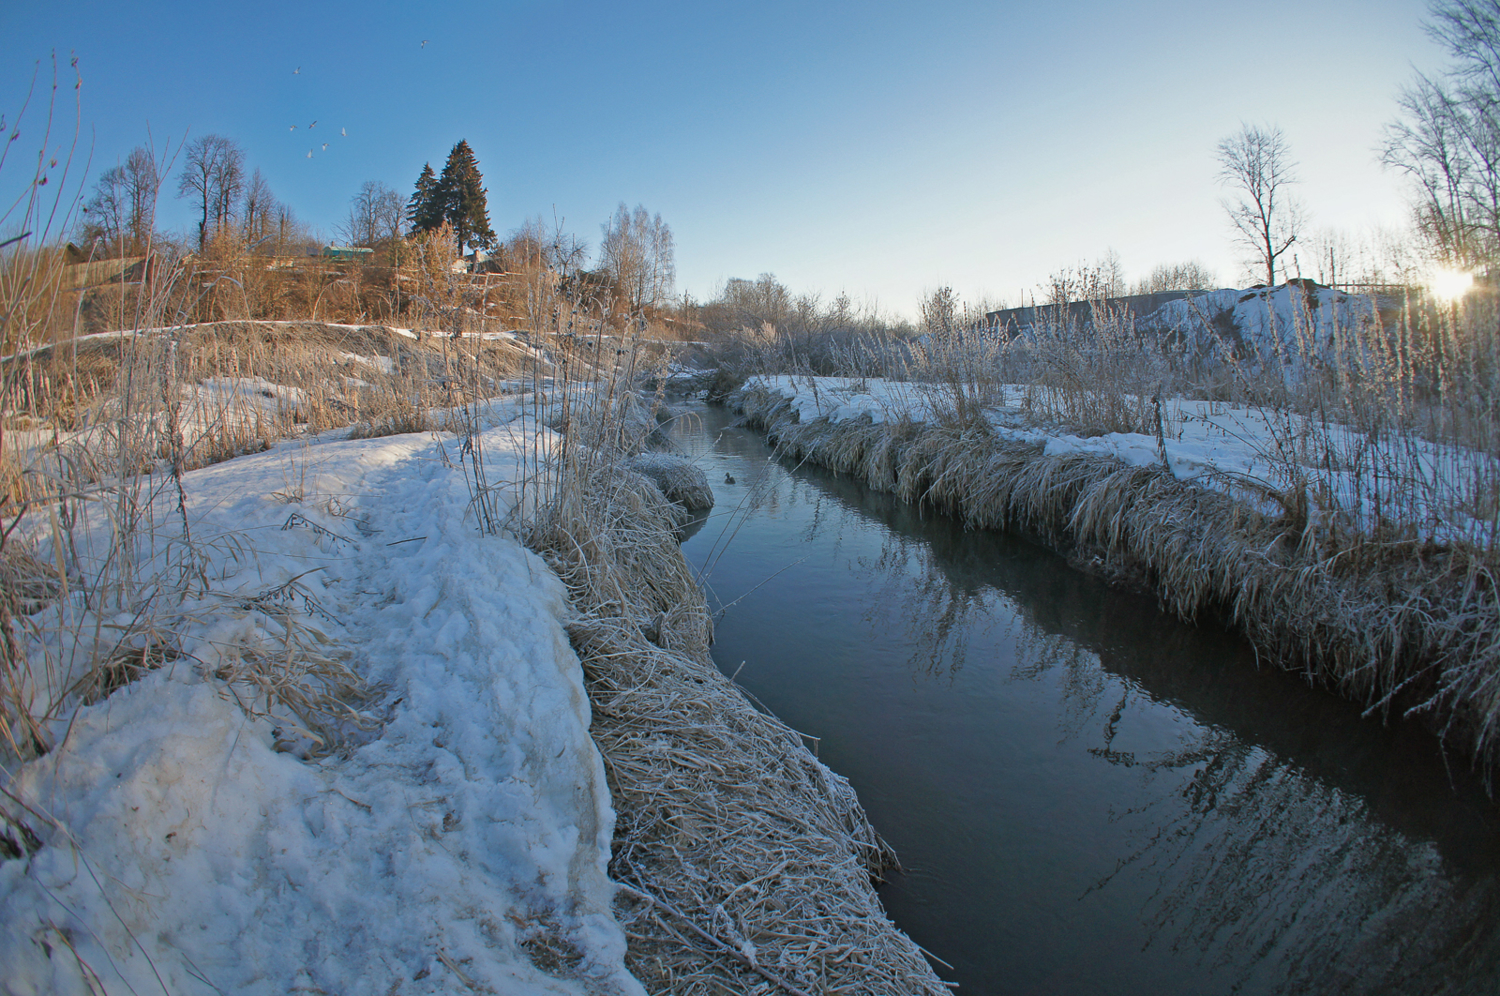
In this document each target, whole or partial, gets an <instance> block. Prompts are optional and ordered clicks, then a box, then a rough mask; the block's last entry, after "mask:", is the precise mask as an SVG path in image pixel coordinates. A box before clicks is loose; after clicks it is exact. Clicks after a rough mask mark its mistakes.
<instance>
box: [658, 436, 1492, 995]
mask: <svg viewBox="0 0 1500 996" xmlns="http://www.w3.org/2000/svg"><path fill="white" fill-rule="evenodd" d="M695 415H696V417H694V418H689V419H682V420H679V421H678V423H677V424H676V427H675V429H674V435H675V438H676V441H677V443H678V445H680V446H681V447H682V448H683V449H684V450H685V451H686V452H687V453H689V454H690V455H692V456H695V457H698V458H700V463H699V466H701V467H702V468H703V469H704V470H705V471H706V472H707V473H708V475H709V480H710V482H711V483H712V484H713V486H714V490H715V492H716V494H717V498H718V504H717V506H716V507H715V508H714V510H713V513H712V515H711V516H710V517H709V518H708V519H707V520H706V521H705V522H703V523H701V524H699V525H696V526H695V527H694V528H693V530H692V531H691V535H690V536H689V538H688V539H687V540H686V541H685V542H684V544H683V550H684V553H685V554H686V556H687V558H688V561H689V563H691V564H693V565H694V566H695V567H699V568H701V569H702V571H703V575H704V578H705V584H706V586H707V588H708V589H709V600H710V605H711V606H712V607H715V608H720V607H722V609H723V614H722V616H721V617H720V618H719V621H718V628H717V634H716V642H715V645H714V657H715V660H716V661H717V663H718V665H719V667H720V668H721V669H722V670H723V671H725V672H726V673H728V674H731V675H737V678H736V680H737V681H738V682H739V683H740V684H741V685H742V686H743V687H745V688H746V689H748V690H749V691H750V692H751V693H753V694H754V695H755V696H756V697H757V698H759V699H760V701H761V702H763V703H764V704H765V706H766V707H767V708H769V709H770V710H771V711H772V712H774V713H775V714H776V715H778V716H780V717H781V718H782V719H783V720H785V721H786V722H787V723H789V724H790V725H791V726H793V727H794V728H796V729H798V730H801V731H802V732H803V733H805V734H808V735H810V736H813V737H817V738H819V740H818V745H819V753H820V756H821V757H822V759H823V761H824V762H825V763H827V764H828V765H829V766H830V767H832V768H833V769H834V770H835V771H838V772H840V773H842V774H844V775H846V776H848V778H849V779H850V780H851V781H852V782H853V784H854V787H855V788H856V789H857V790H858V792H859V795H860V798H861V800H862V801H863V802H864V805H865V808H866V810H867V811H868V812H869V814H870V817H871V819H872V820H873V822H874V823H875V826H876V827H877V828H878V829H879V830H880V831H881V833H882V834H883V835H884V836H885V837H886V838H887V839H888V840H889V841H890V842H891V843H892V844H893V845H894V846H895V848H896V850H897V852H898V853H899V854H900V855H901V858H902V861H903V864H904V865H905V872H904V873H903V874H899V875H896V876H895V877H894V878H893V879H892V880H891V881H890V882H889V883H888V884H886V885H884V886H882V887H881V896H882V898H883V899H884V901H885V904H886V908H887V910H888V911H889V912H890V915H891V917H892V918H893V919H894V920H895V921H896V923H897V924H898V925H899V926H901V927H902V928H903V929H904V930H905V931H906V932H907V933H908V934H910V935H911V936H912V937H913V938H914V939H915V940H916V941H917V943H919V944H921V945H922V946H923V947H924V948H926V949H928V950H929V951H931V952H932V953H933V954H935V955H936V956H938V957H939V958H941V959H943V961H945V962H947V963H948V965H949V966H951V967H943V966H941V965H940V966H939V972H940V974H941V975H942V976H943V977H944V978H945V979H947V980H949V981H952V982H956V983H959V985H960V988H959V989H958V992H960V993H964V994H992V993H993V994H1000V993H1005V994H1010V993H1038V994H1040V993H1047V994H1069V993H1078V994H1085V993H1086V994H1103V993H1130V994H1134V993H1155V994H1169V993H1183V994H1204V993H1231V992H1234V993H1247V994H1248V993H1309V994H1314V993H1366V992H1369V993H1375V992H1384V993H1476V994H1479V993H1484V994H1493V993H1497V992H1500V808H1497V807H1496V806H1495V805H1494V804H1493V803H1491V802H1490V801H1489V800H1488V799H1487V797H1486V796H1485V794H1484V792H1483V791H1482V789H1481V787H1480V786H1479V785H1478V784H1477V782H1476V781H1475V779H1473V778H1472V777H1470V776H1469V774H1468V772H1467V769H1466V766H1465V765H1463V764H1460V763H1458V762H1454V764H1453V769H1452V770H1451V771H1450V770H1449V768H1448V766H1447V765H1445V763H1444V759H1443V757H1442V755H1441V753H1440V751H1439V750H1438V747H1437V745H1436V742H1435V741H1434V740H1433V738H1431V737H1430V736H1428V735H1426V734H1425V733H1424V732H1422V731H1421V730H1420V729H1419V728H1417V727H1415V726H1414V725H1412V724H1403V723H1395V722H1393V723H1389V724H1383V723H1382V722H1381V721H1380V720H1379V718H1362V717H1361V715H1360V710H1359V708H1358V707H1356V706H1353V705H1351V704H1349V703H1346V702H1344V701H1342V700H1340V699H1337V698H1335V697H1334V696H1332V695H1329V694H1326V693H1323V692H1319V691H1316V690H1314V689H1311V688H1309V687H1308V686H1307V685H1306V684H1305V683H1304V682H1303V681H1302V680H1301V679H1300V678H1298V677H1296V676H1294V675H1289V674H1286V673H1283V672H1280V671H1276V670H1273V669H1270V668H1257V666H1256V661H1255V657H1254V654H1253V653H1252V652H1251V651H1250V650H1249V648H1248V647H1247V646H1245V645H1244V644H1243V643H1242V642H1240V641H1238V640H1236V639H1233V638H1231V637H1229V636H1227V635H1225V634H1224V633H1222V632H1217V631H1213V630H1210V629H1206V628H1205V629H1196V628H1192V627H1188V626H1185V625H1183V624H1181V623H1178V622H1176V621H1175V620H1173V619H1172V618H1170V617H1168V616H1165V615H1163V614H1162V613H1161V612H1160V611H1159V610H1158V608H1157V605H1156V602H1155V600H1154V599H1152V598H1150V597H1147V596H1142V595H1138V594H1134V593H1130V592H1123V591H1120V590H1116V589H1112V588H1110V587H1108V586H1106V585H1104V584H1103V583H1101V582H1099V581H1097V580H1094V579H1092V578H1090V577H1088V576H1086V575H1084V574H1081V573H1079V572H1078V571H1075V570H1073V569H1071V568H1070V567H1068V566H1067V564H1066V563H1065V562H1064V561H1063V560H1062V559H1061V558H1059V557H1058V556H1056V555H1054V554H1052V553H1050V552H1048V551H1046V550H1044V549H1042V548H1040V547H1037V546H1035V545H1032V544H1030V543H1028V542H1026V541H1024V540H1021V539H1017V538H1014V537H1009V536H1005V535H998V534H993V533H978V532H966V531H964V530H963V529H962V528H961V527H960V526H958V525H957V524H956V523H954V522H953V521H952V520H950V519H947V518H945V517H942V516H938V515H935V514H931V513H924V512H923V511H922V510H920V509H918V508H915V507H913V506H911V505H908V504H905V503H903V502H900V501H898V500H897V499H895V498H893V497H891V496H889V495H885V494H881V493H878V492H875V491H872V490H870V489H868V488H866V487H864V486H862V485H860V484H858V483H855V482H854V481H852V480H850V479H848V478H845V477H840V476H837V475H834V474H831V473H828V472H825V471H822V470H820V469H818V468H814V467H808V466H802V467H799V466H795V465H793V464H792V463H790V462H788V461H780V460H778V459H776V458H775V457H774V456H773V454H772V453H771V451H770V450H769V448H768V447H767V445H766V443H765V440H764V438H763V437H761V436H760V435H759V434H757V433H755V432H753V431H751V430H748V429H745V428H738V427H734V426H732V425H731V416H730V415H729V414H728V413H726V412H724V411H723V410H721V409H717V408H709V409H699V410H697V411H696V412H695ZM726 475H728V476H730V477H732V478H733V479H734V483H732V484H731V483H726V482H725V478H726Z"/></svg>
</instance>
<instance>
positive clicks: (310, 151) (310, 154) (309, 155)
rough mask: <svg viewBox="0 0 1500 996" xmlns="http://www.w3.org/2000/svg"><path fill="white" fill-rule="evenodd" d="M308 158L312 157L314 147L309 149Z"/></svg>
mask: <svg viewBox="0 0 1500 996" xmlns="http://www.w3.org/2000/svg"><path fill="white" fill-rule="evenodd" d="M307 158H309V159H311V158H312V149H308V150H307Z"/></svg>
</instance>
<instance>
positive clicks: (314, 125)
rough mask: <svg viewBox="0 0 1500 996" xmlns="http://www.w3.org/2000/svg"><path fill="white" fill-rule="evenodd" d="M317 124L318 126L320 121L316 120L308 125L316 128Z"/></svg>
mask: <svg viewBox="0 0 1500 996" xmlns="http://www.w3.org/2000/svg"><path fill="white" fill-rule="evenodd" d="M317 126H318V123H317V122H316V121H314V122H313V123H312V124H310V125H308V127H309V128H316V127H317Z"/></svg>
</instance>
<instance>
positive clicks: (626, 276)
mask: <svg viewBox="0 0 1500 996" xmlns="http://www.w3.org/2000/svg"><path fill="white" fill-rule="evenodd" d="M600 228H601V229H602V230H603V233H604V238H603V240H602V241H601V242H600V244H599V255H600V265H601V267H602V268H603V269H604V271H605V272H606V273H608V274H609V276H610V279H611V280H613V281H614V284H615V287H616V288H617V289H618V291H619V293H620V295H621V296H622V297H623V298H624V299H625V303H626V306H627V307H628V308H629V309H630V310H631V311H637V310H639V309H641V308H644V307H652V306H655V305H657V304H661V303H662V302H664V301H665V300H666V299H667V298H669V297H670V296H671V295H672V287H673V285H674V284H675V283H676V280H677V266H676V262H675V260H674V253H673V246H672V229H671V228H669V227H668V226H667V223H666V222H664V221H662V220H661V215H660V214H657V215H655V216H654V217H653V216H652V215H650V214H649V213H647V211H646V209H645V208H644V207H642V206H641V205H639V204H637V205H636V206H635V211H633V212H632V211H631V210H630V209H629V208H627V207H626V206H625V202H624V201H621V202H620V206H619V208H618V209H617V210H616V211H615V216H614V218H613V219H612V220H611V221H609V222H606V223H605V224H603V225H601V226H600Z"/></svg>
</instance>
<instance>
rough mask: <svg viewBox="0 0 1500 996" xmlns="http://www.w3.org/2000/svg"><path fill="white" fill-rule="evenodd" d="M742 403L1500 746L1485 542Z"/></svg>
mask: <svg viewBox="0 0 1500 996" xmlns="http://www.w3.org/2000/svg"><path fill="white" fill-rule="evenodd" d="M734 403H735V405H736V406H737V407H738V408H739V409H740V410H741V411H742V412H743V413H744V414H745V416H746V419H747V421H748V422H749V423H750V424H751V425H753V426H755V427H757V428H760V429H762V430H764V431H765V432H767V433H768V435H769V436H770V437H771V439H772V440H773V441H775V442H776V443H777V444H778V446H780V447H781V448H782V449H784V450H785V451H786V452H788V453H789V454H790V455H792V456H793V457H795V458H798V459H805V460H810V461H812V462H814V463H818V464H821V465H824V466H827V467H830V468H832V469H835V470H840V471H843V472H846V473H852V474H856V475H859V476H861V477H863V478H864V479H865V480H867V481H869V482H870V483H871V484H872V485H873V486H875V487H877V488H880V489H883V490H887V491H892V492H895V493H896V494H899V495H900V496H901V497H902V498H904V499H906V500H908V501H913V502H926V503H929V504H931V505H933V506H935V507H936V508H938V509H939V510H942V511H944V512H948V513H951V514H953V515H956V516H957V517H959V518H960V519H961V520H962V521H963V522H964V523H965V524H966V525H968V526H971V527H974V528H981V529H1019V530H1023V531H1026V532H1029V533H1031V534H1033V535H1036V536H1038V537H1040V538H1041V539H1043V540H1044V541H1046V542H1049V543H1050V544H1052V545H1053V546H1055V547H1057V548H1059V549H1061V550H1062V551H1063V552H1065V553H1067V554H1069V555H1070V556H1071V557H1072V558H1073V559H1074V560H1075V562H1078V563H1080V564H1081V565H1083V566H1086V567H1092V568H1093V569H1095V570H1097V571H1099V572H1100V573H1103V574H1105V575H1106V576H1109V577H1112V578H1115V579H1129V580H1131V581H1134V582H1137V583H1140V584H1142V585H1145V586H1148V587H1150V588H1152V589H1154V590H1155V591H1156V592H1157V594H1158V596H1159V597H1160V598H1161V600H1162V604H1163V605H1164V607H1165V608H1167V609H1168V610H1169V611H1171V612H1173V613H1174V614H1176V615H1177V616H1178V617H1180V618H1182V619H1184V620H1187V621H1189V622H1193V621H1197V620H1199V619H1204V618H1209V619H1222V620H1224V621H1225V622H1227V623H1228V624H1229V625H1230V626H1232V627H1233V628H1236V629H1238V630H1239V631H1240V632H1241V633H1243V634H1244V635H1245V636H1246V637H1247V638H1248V639H1249V640H1250V642H1251V643H1252V644H1253V645H1254V646H1255V647H1256V649H1257V651H1258V652H1259V653H1260V655H1261V656H1262V658H1263V659H1266V660H1268V661H1271V662H1273V663H1275V664H1276V665H1277V666H1280V667H1283V668H1288V669H1294V670H1300V671H1302V672H1303V673H1304V674H1305V675H1306V676H1307V677H1308V678H1309V679H1310V680H1313V681H1316V682H1318V683H1320V684H1323V685H1326V686H1328V687H1331V688H1335V689H1337V690H1339V691H1340V692H1342V693H1343V694H1345V695H1347V696H1348V697H1350V698H1352V699H1354V700H1356V701H1358V702H1360V703H1362V704H1363V705H1365V706H1366V708H1367V709H1368V710H1369V711H1370V712H1372V713H1379V714H1382V715H1385V714H1388V713H1390V712H1392V711H1395V712H1399V713H1402V714H1404V715H1408V716H1417V717H1421V718H1422V719H1424V720H1425V721H1426V722H1427V723H1429V724H1430V725H1431V726H1432V727H1433V728H1434V729H1435V730H1436V731H1437V732H1438V733H1439V734H1440V735H1441V736H1442V737H1444V738H1445V739H1447V740H1449V741H1451V742H1453V743H1454V744H1456V745H1458V746H1459V747H1461V748H1462V749H1463V750H1465V751H1467V752H1468V753H1469V754H1470V756H1471V759H1472V761H1473V763H1474V764H1475V765H1476V766H1477V767H1479V768H1481V769H1483V771H1484V772H1485V774H1486V776H1487V777H1488V776H1489V775H1491V774H1492V772H1493V766H1494V764H1495V762H1496V761H1497V760H1500V680H1497V678H1496V676H1497V675H1500V585H1497V583H1496V577H1495V574H1494V572H1493V570H1492V568H1491V566H1490V564H1489V563H1488V561H1487V559H1486V558H1485V557H1484V556H1483V555H1482V553H1480V552H1474V551H1469V550H1467V549H1465V548H1464V547H1462V546H1460V545H1452V546H1439V545H1436V544H1431V543H1422V542H1421V541H1409V542H1393V543H1385V544H1373V543H1366V544H1363V545H1361V546H1359V547H1357V548H1350V547H1345V546H1343V545H1341V544H1340V543H1338V542H1336V541H1327V540H1326V538H1320V537H1319V536H1318V535H1317V532H1318V528H1319V522H1318V520H1317V519H1316V518H1313V517H1309V516H1308V515H1307V514H1306V510H1305V508H1301V509H1300V510H1299V507H1298V503H1297V502H1295V501H1293V500H1291V498H1290V497H1289V496H1288V495H1286V494H1284V493H1283V494H1281V495H1280V499H1281V501H1282V503H1283V506H1284V509H1285V512H1284V514H1281V515H1272V514H1267V513H1265V512H1263V511H1260V510H1259V506H1258V504H1257V503H1253V502H1247V501H1242V500H1237V499H1236V498H1235V497H1234V496H1232V495H1230V494H1226V493H1223V492H1218V491H1210V490H1208V489H1205V488H1202V487H1198V486H1195V485H1192V484H1188V483H1184V482H1181V481H1178V480H1176V479H1175V478H1174V477H1173V476H1172V474H1171V472H1170V471H1169V470H1167V469H1166V468H1164V467H1160V466H1152V467H1137V466H1131V465H1127V464H1124V463H1122V462H1120V461H1118V460H1113V459H1104V458H1094V457H1085V456H1045V455H1044V454H1043V453H1042V450H1041V447H1039V446H1032V445H1020V444H1016V443H1013V442H1008V441H1004V440H1001V439H999V438H997V437H996V436H995V435H994V434H993V433H992V432H988V431H986V430H985V428H984V427H983V426H982V425H977V424H969V425H964V424H962V423H960V422H958V421H956V420H952V421H946V422H942V423H933V424H929V425H920V426H918V425H911V424H903V423H900V422H894V423H886V424H881V425H870V424H868V423H866V424H860V423H842V424H831V423H829V422H828V421H827V420H825V419H818V420H814V421H812V422H809V423H801V422H799V420H798V416H797V413H796V410H795V409H794V408H792V407H791V405H790V404H789V403H788V402H787V401H786V400H785V399H783V398H782V397H780V396H779V395H776V394H774V393H773V392H770V391H767V390H765V389H764V388H758V387H751V388H748V389H745V390H742V391H741V392H739V393H738V394H737V395H736V396H735V398H734Z"/></svg>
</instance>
